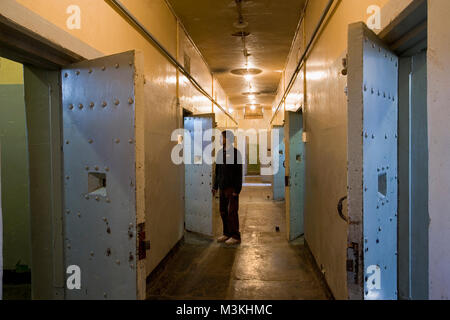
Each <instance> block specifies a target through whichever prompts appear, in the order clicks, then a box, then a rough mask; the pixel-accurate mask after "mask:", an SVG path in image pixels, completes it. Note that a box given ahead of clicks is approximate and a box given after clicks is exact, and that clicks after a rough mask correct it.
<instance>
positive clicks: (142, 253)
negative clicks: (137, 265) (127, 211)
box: [137, 223, 150, 260]
mask: <svg viewBox="0 0 450 320" xmlns="http://www.w3.org/2000/svg"><path fill="white" fill-rule="evenodd" d="M137 231H138V256H139V260H144V259H145V258H147V250H150V241H149V240H145V238H146V235H145V223H140V224H138V230H137Z"/></svg>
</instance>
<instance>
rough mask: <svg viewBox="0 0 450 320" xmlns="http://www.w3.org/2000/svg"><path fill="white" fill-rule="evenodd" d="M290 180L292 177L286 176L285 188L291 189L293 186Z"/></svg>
mask: <svg viewBox="0 0 450 320" xmlns="http://www.w3.org/2000/svg"><path fill="white" fill-rule="evenodd" d="M290 178H291V177H290V176H285V177H284V186H285V187H289V186H290V185H291V184H290V182H291V181H290V180H291V179H290Z"/></svg>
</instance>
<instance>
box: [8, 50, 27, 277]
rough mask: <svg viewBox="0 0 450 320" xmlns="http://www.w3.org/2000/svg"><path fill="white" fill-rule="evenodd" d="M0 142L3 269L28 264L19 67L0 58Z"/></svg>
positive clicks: (25, 179) (25, 132)
mask: <svg viewBox="0 0 450 320" xmlns="http://www.w3.org/2000/svg"><path fill="white" fill-rule="evenodd" d="M0 145H1V155H2V161H1V163H2V166H1V171H2V175H1V177H2V178H1V184H2V193H1V197H2V204H3V225H4V229H3V235H4V238H3V241H4V243H3V249H4V257H3V263H4V266H3V267H4V269H8V270H15V269H16V264H17V263H19V264H20V265H23V266H27V267H31V253H30V245H31V241H30V234H31V232H30V206H29V199H28V188H29V182H28V181H29V180H28V147H27V130H26V121H25V100H24V86H23V66H22V65H21V64H18V63H15V62H12V61H9V60H6V59H3V58H0Z"/></svg>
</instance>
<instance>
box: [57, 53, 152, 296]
mask: <svg viewBox="0 0 450 320" xmlns="http://www.w3.org/2000/svg"><path fill="white" fill-rule="evenodd" d="M137 61H138V60H137V57H136V53H135V52H127V53H122V54H117V55H113V56H109V57H104V58H100V59H96V60H92V61H84V62H81V63H77V64H74V65H71V66H69V67H67V68H65V69H63V70H62V74H61V77H62V95H63V98H62V107H63V144H64V145H63V152H64V205H65V218H64V239H65V265H66V268H67V267H69V266H78V267H79V268H80V269H81V289H80V290H78V289H69V288H66V298H67V299H137V298H142V294H143V293H142V264H143V263H142V261H140V260H142V259H140V258H141V256H142V254H141V256H138V251H137V244H138V239H137V233H138V231H142V230H138V228H142V224H141V223H142V219H143V218H142V216H139V217H138V214H137V212H138V211H137V199H136V194H137V190H138V192H140V191H139V185H138V182H137V178H138V177H137V175H136V170H137V160H138V158H137V148H136V146H137V145H138V143H139V144H141V143H142V141H137V139H138V138H139V139H140V137H138V136H137V135H136V131H135V130H136V129H135V128H137V127H138V122H139V121H140V120H139V119H138V118H136V110H137V108H138V106H137V105H138V102H139V103H140V101H137V100H140V98H139V97H138V90H137V88H138V87H139V86H140V84H139V85H138V84H137V79H138V77H137V74H138V73H137V67H138V63H137ZM138 162H139V161H138ZM139 179H140V177H139ZM139 183H140V182H139ZM143 262H145V260H144V261H143ZM144 271H145V269H144ZM144 275H145V272H144ZM138 277H140V279H138ZM144 288H145V285H144ZM138 290H140V292H138Z"/></svg>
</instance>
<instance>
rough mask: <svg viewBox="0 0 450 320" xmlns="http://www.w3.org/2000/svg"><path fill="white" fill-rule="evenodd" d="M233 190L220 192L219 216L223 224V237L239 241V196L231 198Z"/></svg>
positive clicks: (228, 189)
mask: <svg viewBox="0 0 450 320" xmlns="http://www.w3.org/2000/svg"><path fill="white" fill-rule="evenodd" d="M233 192H234V190H233V189H232V188H227V189H225V190H220V216H221V217H222V222H223V235H224V236H227V237H230V238H234V239H236V240H241V233H240V232H239V215H238V211H239V196H236V197H235V196H233Z"/></svg>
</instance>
